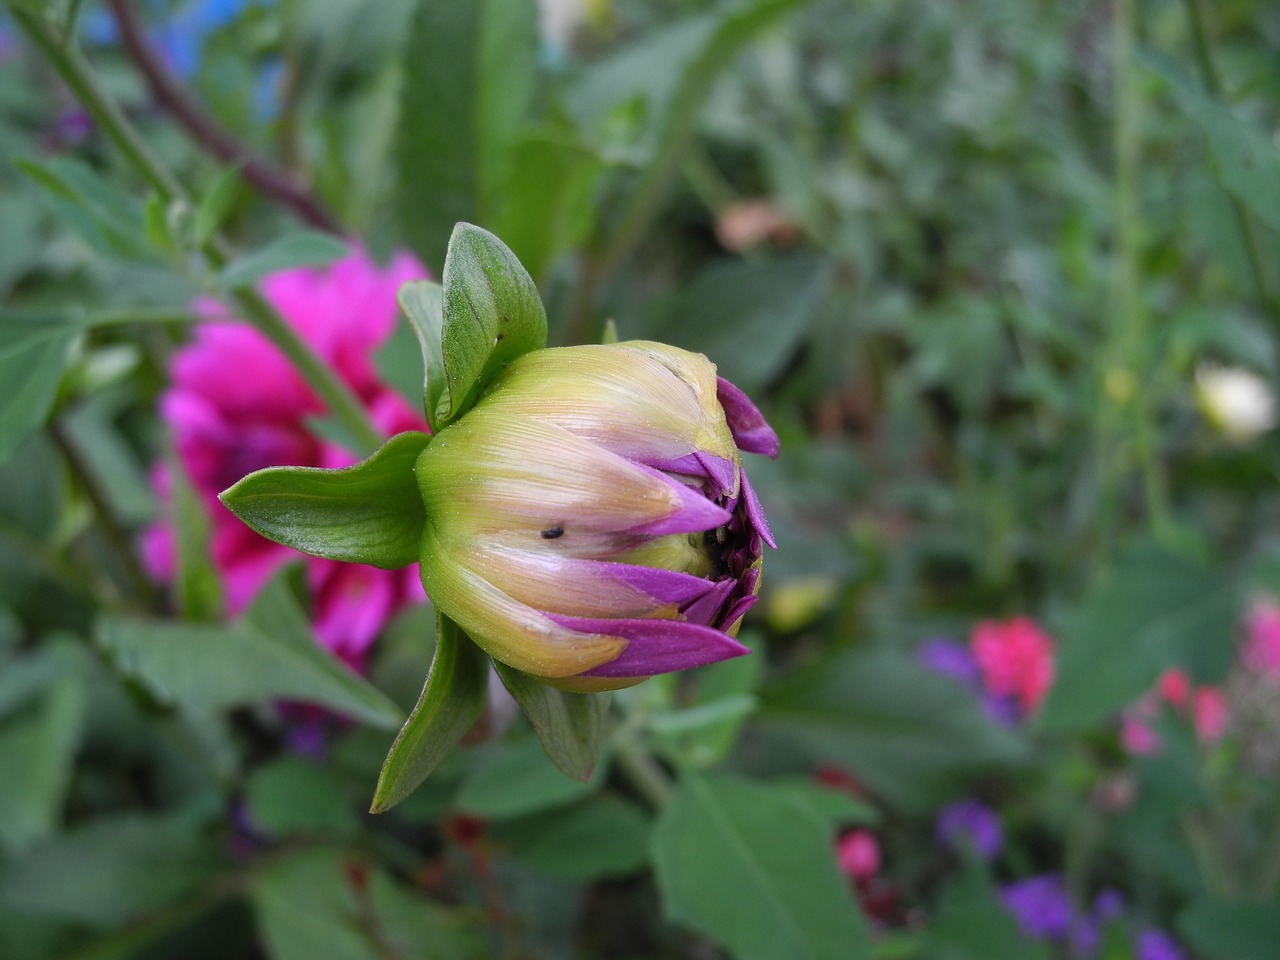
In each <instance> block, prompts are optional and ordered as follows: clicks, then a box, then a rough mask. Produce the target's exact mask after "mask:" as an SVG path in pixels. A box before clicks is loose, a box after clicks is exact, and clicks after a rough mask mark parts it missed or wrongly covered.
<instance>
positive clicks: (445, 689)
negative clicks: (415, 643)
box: [369, 614, 489, 813]
mask: <svg viewBox="0 0 1280 960" xmlns="http://www.w3.org/2000/svg"><path fill="white" fill-rule="evenodd" d="M488 690H489V658H488V656H486V655H485V653H484V652H483V651H482V650H481V649H480V648H479V647H477V646H476V645H475V644H474V643H472V642H471V640H470V638H469V637H467V635H466V634H465V633H463V631H462V628H461V627H459V626H458V625H457V624H456V623H454V622H453V621H452V620H450V619H449V618H448V617H446V616H444V615H443V614H441V615H440V618H439V636H438V638H437V640H436V655H435V658H434V659H433V660H432V661H431V670H430V672H429V673H428V674H427V682H426V684H425V685H424V686H423V688H422V695H421V696H420V697H418V703H417V705H416V706H415V707H414V708H413V712H412V713H411V714H409V719H408V720H406V721H405V724H404V726H403V727H402V728H401V730H400V733H399V735H398V736H397V737H396V739H395V743H393V744H392V745H391V750H390V751H389V752H388V753H387V759H386V760H385V761H383V764H382V772H381V773H380V774H378V786H377V788H376V789H375V790H374V793H373V802H372V804H371V805H370V807H369V811H370V812H371V813H385V812H386V811H387V810H389V809H391V808H392V807H394V806H395V805H396V804H397V803H399V802H400V801H401V800H403V799H404V798H405V797H407V796H408V795H409V794H411V793H412V792H413V791H414V790H416V789H417V788H418V786H419V785H420V784H421V783H422V781H424V780H426V779H427V777H428V776H429V775H430V774H431V771H433V770H434V769H435V768H436V767H437V766H439V765H440V761H441V760H443V759H444V758H445V757H446V756H447V755H448V754H449V751H450V750H452V749H453V748H454V746H456V745H457V743H458V741H459V740H460V739H462V736H463V734H465V733H466V732H467V731H468V730H470V729H471V727H472V725H473V724H474V723H475V722H476V720H477V719H478V718H479V717H480V713H481V711H482V710H483V709H484V705H485V700H486V697H487V695H488Z"/></svg>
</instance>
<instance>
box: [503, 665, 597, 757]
mask: <svg viewBox="0 0 1280 960" xmlns="http://www.w3.org/2000/svg"><path fill="white" fill-rule="evenodd" d="M493 666H494V668H495V669H496V670H497V671H498V676H499V677H501V678H502V683H503V685H504V686H506V688H507V691H508V692H509V693H510V694H511V696H512V697H514V698H515V701H516V703H518V704H520V709H521V710H523V711H524V715H525V716H526V717H528V718H529V722H530V723H531V724H532V725H533V729H534V732H536V733H537V734H538V739H539V740H541V741H542V748H543V749H544V750H546V751H547V756H548V757H550V758H551V762H552V763H554V764H555V765H556V766H557V767H559V768H560V769H561V770H562V771H564V773H565V774H566V775H568V776H570V777H573V778H574V779H575V780H582V781H584V782H585V781H587V780H590V779H591V777H592V775H593V774H594V773H595V769H596V763H597V762H598V761H599V759H600V747H601V744H602V742H603V739H604V718H605V714H606V713H607V712H608V709H609V696H608V694H602V693H567V692H565V691H564V690H557V689H555V688H554V687H549V686H547V685H546V684H545V683H543V682H541V681H540V680H538V679H536V678H534V677H531V676H529V674H527V673H521V672H520V671H519V670H516V669H515V668H514V667H509V666H507V665H506V664H505V663H500V662H499V661H497V660H495V661H494V662H493Z"/></svg>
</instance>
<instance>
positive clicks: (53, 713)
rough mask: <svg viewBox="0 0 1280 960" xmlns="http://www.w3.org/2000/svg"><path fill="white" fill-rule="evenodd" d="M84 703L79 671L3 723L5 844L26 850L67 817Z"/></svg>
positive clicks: (0, 764)
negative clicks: (65, 807) (63, 809)
mask: <svg viewBox="0 0 1280 960" xmlns="http://www.w3.org/2000/svg"><path fill="white" fill-rule="evenodd" d="M84 707H85V689H84V680H83V677H82V676H81V675H80V673H79V671H75V672H72V673H68V674H66V675H64V676H63V677H62V678H61V679H59V680H57V681H56V682H55V683H54V684H53V685H52V686H51V687H50V688H49V689H48V690H47V692H45V693H44V694H43V695H42V696H41V697H40V698H39V700H37V701H36V703H35V704H34V705H33V707H32V708H31V709H30V710H28V711H27V712H25V713H23V714H21V715H19V716H17V717H14V718H12V719H10V720H9V721H8V722H7V723H5V724H3V725H0V770H3V771H4V775H3V776H0V849H3V850H5V851H6V852H9V853H13V852H16V851H19V850H22V849H24V848H25V847H27V846H28V845H29V844H31V843H32V842H33V841H35V840H38V839H40V838H42V837H45V836H47V835H48V834H50V833H52V832H53V831H54V829H55V827H56V826H57V825H58V823H59V821H60V820H61V819H62V808H63V803H64V801H65V799H66V792H67V787H68V785H69V784H70V782H71V767H72V763H73V761H74V759H75V752H76V749H77V747H78V746H79V744H80V734H81V729H82V726H83V721H84Z"/></svg>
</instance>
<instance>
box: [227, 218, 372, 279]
mask: <svg viewBox="0 0 1280 960" xmlns="http://www.w3.org/2000/svg"><path fill="white" fill-rule="evenodd" d="M348 252H349V249H348V247H347V245H346V243H344V242H343V241H342V240H339V239H338V238H337V237H334V236H332V235H331V234H328V233H320V232H319V231H317V230H303V231H299V232H298V233H292V234H288V235H286V236H283V237H279V238H278V239H276V240H273V241H272V242H271V243H269V244H267V245H266V246H265V247H262V248H261V249H259V250H255V251H254V252H253V253H251V254H248V255H247V256H244V257H241V258H240V259H239V260H235V261H233V262H232V263H230V264H228V265H227V266H226V268H224V269H223V271H222V276H221V280H222V285H223V286H225V287H227V288H228V289H232V290H234V289H236V288H238V287H251V286H253V285H254V284H255V283H257V282H258V281H259V280H261V279H262V278H263V277H266V276H269V275H271V274H273V273H277V272H279V271H280V270H291V269H293V268H294V267H323V266H325V265H327V264H330V263H333V262H334V261H335V260H341V259H342V258H343V257H345V256H346V255H347V254H348Z"/></svg>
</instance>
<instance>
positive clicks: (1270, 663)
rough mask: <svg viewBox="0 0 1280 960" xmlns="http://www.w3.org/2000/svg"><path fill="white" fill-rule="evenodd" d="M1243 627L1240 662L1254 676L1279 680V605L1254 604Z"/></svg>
mask: <svg viewBox="0 0 1280 960" xmlns="http://www.w3.org/2000/svg"><path fill="white" fill-rule="evenodd" d="M1245 626H1246V631H1247V636H1246V638H1245V642H1244V649H1243V650H1241V651H1240V659H1241V661H1243V663H1244V665H1245V666H1246V667H1247V668H1248V669H1250V670H1252V671H1254V672H1255V673H1260V674H1263V675H1265V676H1268V677H1273V678H1275V679H1277V680H1280V604H1276V603H1275V602H1274V601H1271V600H1259V601H1257V602H1256V603H1254V604H1253V606H1252V607H1251V608H1250V610H1249V615H1248V617H1247V618H1246V620H1245Z"/></svg>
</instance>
